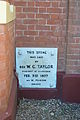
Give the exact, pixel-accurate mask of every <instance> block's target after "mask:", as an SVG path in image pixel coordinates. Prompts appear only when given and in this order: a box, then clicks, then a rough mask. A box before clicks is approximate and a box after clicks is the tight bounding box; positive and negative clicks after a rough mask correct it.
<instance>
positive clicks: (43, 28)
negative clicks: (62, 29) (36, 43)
mask: <svg viewBox="0 0 80 120" xmlns="http://www.w3.org/2000/svg"><path fill="white" fill-rule="evenodd" d="M36 30H50V26H44V25H36Z"/></svg>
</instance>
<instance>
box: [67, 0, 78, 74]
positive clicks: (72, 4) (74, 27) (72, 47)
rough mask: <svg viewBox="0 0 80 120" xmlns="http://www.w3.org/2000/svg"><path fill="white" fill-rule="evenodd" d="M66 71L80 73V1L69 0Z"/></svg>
mask: <svg viewBox="0 0 80 120" xmlns="http://www.w3.org/2000/svg"><path fill="white" fill-rule="evenodd" d="M66 73H67V74H68V73H71V74H80V1H79V0H70V1H69V23H68V43H67V63H66Z"/></svg>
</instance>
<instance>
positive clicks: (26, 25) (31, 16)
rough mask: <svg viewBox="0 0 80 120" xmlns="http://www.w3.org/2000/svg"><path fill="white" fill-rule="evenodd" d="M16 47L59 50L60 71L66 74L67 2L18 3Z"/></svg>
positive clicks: (58, 0)
mask: <svg viewBox="0 0 80 120" xmlns="http://www.w3.org/2000/svg"><path fill="white" fill-rule="evenodd" d="M15 5H16V17H17V18H16V32H15V33H16V46H26V47H29V46H30V47H58V53H59V55H58V70H60V71H64V70H65V36H66V22H67V21H66V18H67V1H66V0H63V1H62V0H55V1H54V0H48V1H45V0H38V1H37V0H24V1H22V0H15Z"/></svg>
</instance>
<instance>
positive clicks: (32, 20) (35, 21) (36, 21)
mask: <svg viewBox="0 0 80 120" xmlns="http://www.w3.org/2000/svg"><path fill="white" fill-rule="evenodd" d="M23 23H24V24H38V20H36V19H30V20H29V19H26V20H24V21H23Z"/></svg>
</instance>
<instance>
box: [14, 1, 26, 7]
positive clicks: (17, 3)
mask: <svg viewBox="0 0 80 120" xmlns="http://www.w3.org/2000/svg"><path fill="white" fill-rule="evenodd" d="M15 5H16V6H26V2H24V1H15Z"/></svg>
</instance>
